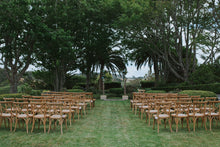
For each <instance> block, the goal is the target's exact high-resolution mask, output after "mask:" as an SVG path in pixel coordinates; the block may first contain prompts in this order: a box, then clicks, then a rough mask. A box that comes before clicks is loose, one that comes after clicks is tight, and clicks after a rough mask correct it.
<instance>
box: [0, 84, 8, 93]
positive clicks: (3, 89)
mask: <svg viewBox="0 0 220 147" xmlns="http://www.w3.org/2000/svg"><path fill="white" fill-rule="evenodd" d="M9 92H10V86H3V87H0V94H4V93H9Z"/></svg>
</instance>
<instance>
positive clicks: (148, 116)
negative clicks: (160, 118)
mask: <svg viewBox="0 0 220 147" xmlns="http://www.w3.org/2000/svg"><path fill="white" fill-rule="evenodd" d="M150 117H151V116H150V113H149V114H148V126H150Z"/></svg>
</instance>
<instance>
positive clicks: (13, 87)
mask: <svg viewBox="0 0 220 147" xmlns="http://www.w3.org/2000/svg"><path fill="white" fill-rule="evenodd" d="M17 87H18V83H17V81H12V82H10V93H17V92H18V89H17Z"/></svg>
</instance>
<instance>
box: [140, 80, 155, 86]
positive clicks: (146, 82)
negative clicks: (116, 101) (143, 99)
mask: <svg viewBox="0 0 220 147" xmlns="http://www.w3.org/2000/svg"><path fill="white" fill-rule="evenodd" d="M140 83H141V88H151V87H154V85H155V82H154V81H141V82H140Z"/></svg>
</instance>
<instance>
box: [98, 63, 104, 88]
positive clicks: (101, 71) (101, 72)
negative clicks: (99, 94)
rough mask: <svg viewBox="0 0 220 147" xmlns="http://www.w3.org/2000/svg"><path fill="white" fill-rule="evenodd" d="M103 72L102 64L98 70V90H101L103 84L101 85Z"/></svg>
mask: <svg viewBox="0 0 220 147" xmlns="http://www.w3.org/2000/svg"><path fill="white" fill-rule="evenodd" d="M103 70H104V64H102V65H101V68H100V77H99V90H102V88H103V84H102V77H103Z"/></svg>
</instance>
